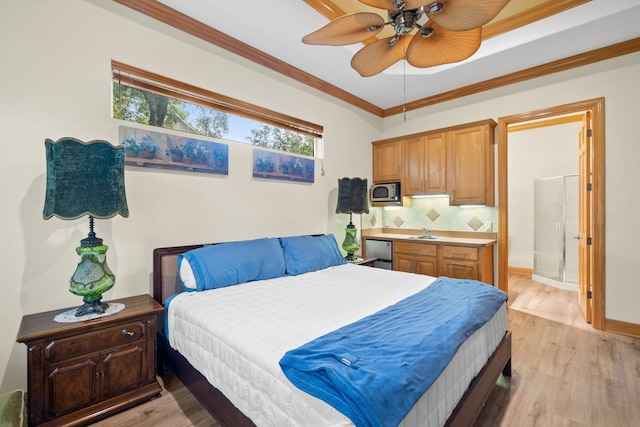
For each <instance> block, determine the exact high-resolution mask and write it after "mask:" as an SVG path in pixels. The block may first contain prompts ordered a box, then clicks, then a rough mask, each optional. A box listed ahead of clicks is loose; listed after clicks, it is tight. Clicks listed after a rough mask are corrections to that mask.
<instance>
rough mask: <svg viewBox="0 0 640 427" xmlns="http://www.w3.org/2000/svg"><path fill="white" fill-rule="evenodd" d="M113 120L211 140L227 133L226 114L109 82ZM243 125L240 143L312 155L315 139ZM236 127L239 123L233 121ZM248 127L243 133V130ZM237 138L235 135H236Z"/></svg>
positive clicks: (253, 123) (266, 126)
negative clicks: (110, 84) (176, 131)
mask: <svg viewBox="0 0 640 427" xmlns="http://www.w3.org/2000/svg"><path fill="white" fill-rule="evenodd" d="M113 99H114V102H113V117H114V118H116V119H120V120H126V121H130V122H136V123H141V124H147V125H151V126H158V127H163V128H167V129H175V130H180V131H185V132H190V133H194V134H198V135H204V136H209V137H213V138H225V137H227V135H228V134H229V130H230V116H232V117H235V116H233V115H231V114H229V113H225V112H222V111H218V110H214V109H211V108H208V107H204V106H201V105H196V104H191V103H188V102H185V101H182V100H179V99H176V98H171V97H167V96H164V95H159V94H157V93H153V92H148V91H145V90H142V89H137V88H133V87H130V86H127V85H125V84H122V83H118V82H115V81H114V82H113ZM240 120H241V123H243V131H245V132H246V131H248V133H249V134H248V135H243V136H242V138H243V139H244V140H239V141H238V139H240V138H237V137H236V138H234V140H236V141H237V142H242V143H249V144H252V145H255V146H258V147H264V148H270V149H274V150H280V151H286V152H289V153H294V154H302V155H306V156H313V155H314V147H315V138H313V137H312V136H309V135H305V134H301V133H297V132H293V131H291V130H289V129H283V128H280V127H277V126H273V125H270V124H264V123H260V122H257V121H254V120H250V119H244V118H243V119H240ZM234 123H240V121H234ZM245 126H248V128H247V129H244V127H245ZM236 134H237V133H236Z"/></svg>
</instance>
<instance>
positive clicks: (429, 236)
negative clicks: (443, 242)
mask: <svg viewBox="0 0 640 427" xmlns="http://www.w3.org/2000/svg"><path fill="white" fill-rule="evenodd" d="M422 229H423V230H424V232H425V234H426V237H427V239H431V229H430V228H428V227H422Z"/></svg>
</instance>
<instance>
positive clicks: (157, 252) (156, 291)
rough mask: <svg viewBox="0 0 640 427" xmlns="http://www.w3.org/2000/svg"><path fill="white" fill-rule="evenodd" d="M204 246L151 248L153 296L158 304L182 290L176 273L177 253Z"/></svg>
mask: <svg viewBox="0 0 640 427" xmlns="http://www.w3.org/2000/svg"><path fill="white" fill-rule="evenodd" d="M203 246H205V245H204V244H200V245H188V246H171V247H167V248H156V249H154V250H153V298H154V299H155V300H156V301H158V302H159V303H160V304H162V305H164V302H165V300H166V299H167V298H169V297H170V296H171V295H173V294H175V293H177V292H181V291H182V290H183V288H182V283H181V282H180V277H179V275H178V255H180V254H181V253H184V252H188V251H191V250H193V249H198V248H201V247H203Z"/></svg>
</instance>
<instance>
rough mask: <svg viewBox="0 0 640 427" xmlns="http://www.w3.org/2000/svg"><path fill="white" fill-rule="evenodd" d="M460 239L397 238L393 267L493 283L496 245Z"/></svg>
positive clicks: (408, 271)
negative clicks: (466, 241)
mask: <svg viewBox="0 0 640 427" xmlns="http://www.w3.org/2000/svg"><path fill="white" fill-rule="evenodd" d="M494 243H495V241H492V242H491V243H489V244H487V243H477V244H476V243H465V242H464V241H460V239H456V241H455V242H451V241H450V240H447V239H442V240H438V239H434V240H418V239H412V240H405V239H396V240H394V241H393V269H394V270H397V271H405V272H407V273H417V274H426V275H429V276H434V277H438V276H447V277H453V278H456V279H471V280H479V281H481V282H485V283H488V284H490V285H493V283H494V280H493V244H494Z"/></svg>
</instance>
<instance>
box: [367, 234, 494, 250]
mask: <svg viewBox="0 0 640 427" xmlns="http://www.w3.org/2000/svg"><path fill="white" fill-rule="evenodd" d="M444 233H447V234H451V233H452V232H444ZM444 233H443V234H444ZM431 235H432V236H434V237H436V238H435V239H418V238H416V236H424V232H422V233H421V234H420V233H416V234H399V233H387V232H369V233H365V232H364V231H363V234H362V238H363V239H375V240H402V241H406V242H421V243H429V244H453V245H456V244H457V245H477V246H490V245H494V244H495V243H496V239H493V238H484V237H482V238H474V237H466V236H465V237H457V236H452V235H442V234H440V235H439V234H438V231H432V232H431Z"/></svg>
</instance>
